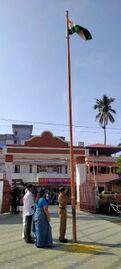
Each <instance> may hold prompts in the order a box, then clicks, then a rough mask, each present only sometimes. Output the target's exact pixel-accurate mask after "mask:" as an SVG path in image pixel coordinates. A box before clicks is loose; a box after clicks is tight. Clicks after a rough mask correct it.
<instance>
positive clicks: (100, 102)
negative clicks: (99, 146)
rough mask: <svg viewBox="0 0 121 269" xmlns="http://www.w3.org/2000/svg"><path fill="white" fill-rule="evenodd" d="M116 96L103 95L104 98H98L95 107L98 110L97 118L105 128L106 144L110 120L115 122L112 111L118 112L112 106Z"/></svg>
mask: <svg viewBox="0 0 121 269" xmlns="http://www.w3.org/2000/svg"><path fill="white" fill-rule="evenodd" d="M114 100H115V98H109V97H108V96H107V95H105V94H104V95H103V97H102V99H96V104H95V105H94V109H97V110H98V114H97V115H96V120H97V119H98V120H99V124H100V125H101V127H102V128H103V129H104V144H106V126H107V125H108V121H110V122H111V123H114V122H115V119H114V117H113V116H112V113H114V114H116V111H115V110H114V109H112V108H111V103H112V102H114Z"/></svg>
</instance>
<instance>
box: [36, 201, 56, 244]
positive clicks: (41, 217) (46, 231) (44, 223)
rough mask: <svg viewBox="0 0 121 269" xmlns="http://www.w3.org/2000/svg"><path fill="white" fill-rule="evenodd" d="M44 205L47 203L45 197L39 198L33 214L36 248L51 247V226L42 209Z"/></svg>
mask: <svg viewBox="0 0 121 269" xmlns="http://www.w3.org/2000/svg"><path fill="white" fill-rule="evenodd" d="M45 205H46V206H47V205H48V203H47V201H46V199H45V198H40V199H39V202H38V204H37V205H36V211H35V215H34V223H35V237H36V239H35V245H36V247H37V248H41V247H52V245H53V242H52V231H51V226H50V224H49V222H48V219H47V216H46V214H45V213H44V210H43V207H44V206H45Z"/></svg>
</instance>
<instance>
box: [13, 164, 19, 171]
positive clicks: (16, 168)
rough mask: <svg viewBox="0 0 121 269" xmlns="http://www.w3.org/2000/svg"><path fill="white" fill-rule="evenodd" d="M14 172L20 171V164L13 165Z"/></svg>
mask: <svg viewBox="0 0 121 269" xmlns="http://www.w3.org/2000/svg"><path fill="white" fill-rule="evenodd" d="M14 173H20V165H15V169H14Z"/></svg>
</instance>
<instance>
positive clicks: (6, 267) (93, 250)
mask: <svg viewBox="0 0 121 269" xmlns="http://www.w3.org/2000/svg"><path fill="white" fill-rule="evenodd" d="M50 212H51V215H52V220H51V224H52V230H53V240H54V247H53V248H52V249H37V248H36V247H35V246H34V245H28V244H25V242H24V240H23V239H22V238H21V230H22V228H21V226H22V225H21V216H19V215H16V216H11V215H9V214H4V215H1V216H0V269H40V268H42V269H51V268H52V269H60V268H62V269H63V268H64V269H66V268H69V269H73V268H74V269H79V268H81V269H84V268H86V269H92V268H96V269H103V268H104V269H114V268H115V269H121V226H120V225H117V223H118V224H120V223H121V221H120V218H119V217H106V216H105V217H104V216H100V215H95V214H90V213H85V212H78V213H77V238H78V243H77V244H74V243H72V223H71V210H70V208H69V209H68V229H67V238H68V239H69V243H68V244H65V245H64V244H62V243H59V242H58V229H59V220H58V215H57V207H56V206H53V207H50Z"/></svg>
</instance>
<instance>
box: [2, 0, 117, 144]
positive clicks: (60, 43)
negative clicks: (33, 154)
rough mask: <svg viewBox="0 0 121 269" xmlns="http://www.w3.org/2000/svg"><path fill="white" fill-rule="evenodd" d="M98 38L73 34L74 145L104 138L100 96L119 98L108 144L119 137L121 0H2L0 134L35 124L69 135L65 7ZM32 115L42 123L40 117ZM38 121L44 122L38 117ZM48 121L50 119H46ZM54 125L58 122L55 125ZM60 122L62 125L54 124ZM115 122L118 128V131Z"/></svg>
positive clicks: (39, 129)
mask: <svg viewBox="0 0 121 269" xmlns="http://www.w3.org/2000/svg"><path fill="white" fill-rule="evenodd" d="M66 10H68V11H69V16H70V19H71V20H72V21H74V22H75V23H77V24H80V25H81V26H83V27H86V28H87V29H88V30H90V32H91V34H92V36H93V39H92V40H91V41H84V40H82V39H81V38H79V37H78V35H76V34H75V35H73V36H71V39H70V46H71V73H72V103H73V125H75V126H84V127H74V128H73V140H74V144H76V143H77V141H84V142H85V144H93V143H103V141H104V137H103V131H102V129H101V128H99V124H98V122H97V121H95V116H96V114H97V112H96V111H95V110H94V109H93V106H94V104H95V99H96V98H99V99H100V98H102V96H103V94H107V95H108V96H109V97H114V98H115V101H114V103H113V104H112V107H113V108H114V109H115V110H116V112H117V114H116V116H115V123H114V124H109V125H108V127H110V128H113V129H108V130H107V143H108V144H114V145H117V144H118V143H121V130H120V128H121V89H120V88H121V1H120V0H115V1H114V0H106V1H105V0H102V1H97V0H61V1H59V0H58V1H55V0H18V1H16V0H11V1H9V0H4V1H0V88H1V91H0V93H1V95H0V108H1V109H0V112H1V113H0V133H11V132H12V129H11V125H12V123H19V121H21V123H22V124H23V123H26V122H30V123H33V126H34V130H33V134H40V133H41V132H42V131H44V130H50V131H51V132H52V133H53V134H54V135H61V136H64V137H65V138H66V139H67V140H69V131H68V127H66V125H67V124H68V94H67V61H66V60H67V50H66V39H65V31H66V30H65V28H66V27H65V11H66ZM34 122H37V123H36V124H35V123H34ZM39 122H40V123H39ZM46 123H53V125H49V124H46ZM54 124H55V125H54ZM57 124H63V125H62V126H61V125H57ZM115 128H118V129H117V130H116V129H115Z"/></svg>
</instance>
